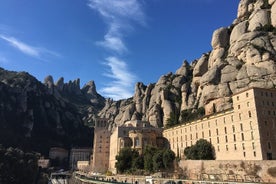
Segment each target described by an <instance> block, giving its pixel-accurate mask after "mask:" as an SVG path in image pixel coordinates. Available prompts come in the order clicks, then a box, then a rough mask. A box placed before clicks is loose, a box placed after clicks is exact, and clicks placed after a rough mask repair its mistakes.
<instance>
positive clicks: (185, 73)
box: [0, 0, 276, 150]
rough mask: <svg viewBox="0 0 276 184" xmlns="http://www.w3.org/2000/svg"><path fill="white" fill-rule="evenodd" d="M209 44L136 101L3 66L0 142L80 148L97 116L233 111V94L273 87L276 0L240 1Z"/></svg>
mask: <svg viewBox="0 0 276 184" xmlns="http://www.w3.org/2000/svg"><path fill="white" fill-rule="evenodd" d="M211 45H212V50H211V51H210V52H207V53H205V54H203V55H202V56H201V57H200V58H198V59H196V60H195V61H193V62H192V63H190V64H189V63H188V62H187V61H184V62H183V64H182V66H181V67H180V68H179V69H178V70H177V71H176V72H175V73H168V74H166V75H163V76H161V77H160V79H159V80H158V81H157V82H156V83H154V84H149V85H144V84H143V83H137V84H136V87H135V94H134V96H133V97H132V98H129V99H125V100H119V101H113V100H111V99H105V98H103V97H102V96H101V95H99V94H98V93H97V91H96V87H95V84H94V82H93V81H90V82H88V83H87V84H86V85H85V86H84V87H83V88H82V89H81V88H80V81H79V79H77V80H74V81H69V82H68V83H64V80H63V78H60V79H59V80H58V81H57V82H56V83H54V81H53V78H52V77H51V76H48V77H46V78H45V81H44V84H42V83H40V82H39V81H37V80H36V79H35V78H34V77H32V76H30V75H29V74H27V73H24V72H23V73H22V72H21V73H16V72H8V71H5V70H4V69H0V141H1V142H0V143H1V144H5V143H9V146H10V145H15V146H17V145H22V146H23V147H28V146H29V147H30V148H34V147H35V148H36V149H37V150H42V149H43V148H45V149H47V146H48V147H49V146H50V145H51V146H55V145H56V146H58V145H65V146H67V147H70V146H71V145H72V144H75V145H78V146H80V145H81V143H88V142H89V143H91V142H92V135H91V132H92V131H90V130H89V129H88V128H87V126H88V125H90V126H91V125H92V126H93V122H94V119H95V118H96V117H102V118H107V119H109V121H110V129H112V128H113V127H114V126H118V125H121V124H123V123H124V122H126V121H128V120H145V121H149V122H150V123H151V124H152V125H154V126H156V127H163V126H165V125H166V123H167V120H168V119H169V118H170V117H172V116H173V117H174V118H177V119H178V120H179V121H181V120H182V117H181V114H182V112H185V110H188V109H189V111H190V110H196V109H198V108H200V107H204V108H205V112H206V114H211V113H213V112H214V111H222V110H225V109H228V108H231V107H232V102H231V95H232V94H234V93H237V92H239V91H241V90H244V89H247V88H248V87H262V88H275V85H276V64H275V61H276V0H241V1H240V4H239V7H238V13H237V18H236V19H235V20H234V21H233V23H232V25H230V26H229V27H222V28H219V29H217V30H215V31H214V33H213V37H212V42H211ZM89 132H90V133H89ZM29 143H31V145H29ZM44 143H45V145H44Z"/></svg>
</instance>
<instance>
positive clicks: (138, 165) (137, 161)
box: [132, 155, 144, 170]
mask: <svg viewBox="0 0 276 184" xmlns="http://www.w3.org/2000/svg"><path fill="white" fill-rule="evenodd" d="M132 168H133V169H135V170H136V169H144V158H143V157H142V156H141V155H139V156H138V157H135V158H133V160H132Z"/></svg>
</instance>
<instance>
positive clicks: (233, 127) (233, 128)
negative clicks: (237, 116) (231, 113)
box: [232, 125, 235, 133]
mask: <svg viewBox="0 0 276 184" xmlns="http://www.w3.org/2000/svg"><path fill="white" fill-rule="evenodd" d="M232 130H233V133H235V126H234V125H232Z"/></svg>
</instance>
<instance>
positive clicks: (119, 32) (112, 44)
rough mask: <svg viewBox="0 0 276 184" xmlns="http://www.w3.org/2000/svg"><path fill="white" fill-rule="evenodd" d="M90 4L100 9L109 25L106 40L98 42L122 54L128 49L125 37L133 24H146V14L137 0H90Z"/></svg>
mask: <svg viewBox="0 0 276 184" xmlns="http://www.w3.org/2000/svg"><path fill="white" fill-rule="evenodd" d="M88 6H89V7H90V8H92V9H93V10H95V11H98V12H99V14H100V15H101V16H102V17H103V18H104V20H105V22H106V23H107V25H108V27H109V28H108V31H107V33H106V34H105V36H104V40H103V41H99V42H97V43H98V44H99V45H101V46H103V47H105V48H107V49H110V50H112V51H115V52H117V53H120V54H121V53H123V52H125V51H127V48H126V46H125V43H124V40H123V37H124V36H125V33H128V31H129V30H130V29H131V28H132V24H133V23H139V24H142V25H144V24H145V16H144V13H143V10H142V7H141V4H140V3H139V2H138V1H137V0H89V3H88ZM123 35H124V36H123Z"/></svg>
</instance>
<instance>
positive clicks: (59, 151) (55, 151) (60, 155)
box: [49, 147, 68, 160]
mask: <svg viewBox="0 0 276 184" xmlns="http://www.w3.org/2000/svg"><path fill="white" fill-rule="evenodd" d="M49 158H50V159H51V160H54V159H59V160H65V159H67V158H68V151H67V150H66V149H64V148H60V147H52V148H51V149H50V151H49Z"/></svg>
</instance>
